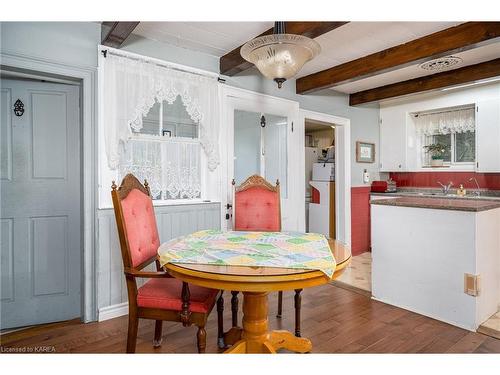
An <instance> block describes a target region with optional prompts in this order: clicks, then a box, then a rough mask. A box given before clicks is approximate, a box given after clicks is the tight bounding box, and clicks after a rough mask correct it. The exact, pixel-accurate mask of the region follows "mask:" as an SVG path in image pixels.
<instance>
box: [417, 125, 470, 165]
mask: <svg viewBox="0 0 500 375" xmlns="http://www.w3.org/2000/svg"><path fill="white" fill-rule="evenodd" d="M456 134H457V133H449V134H433V135H427V136H425V137H435V136H437V135H446V136H450V138H451V139H450V145H451V146H450V161H443V166H446V167H451V168H452V167H457V168H460V167H471V168H472V169H474V166H475V164H476V157H477V155H476V144H477V139H476V133H475V132H474V160H473V161H465V162H460V161H456V160H455V157H456V155H455V151H456V139H457V138H456ZM432 142H434V140H432ZM422 147H423V145H422ZM421 152H422V155H425V151H421ZM420 160H421V162H420V163H421V167H422V168H431V165H430V164H425V163H424V161H425V159H424V158H423V157H421V158H420Z"/></svg>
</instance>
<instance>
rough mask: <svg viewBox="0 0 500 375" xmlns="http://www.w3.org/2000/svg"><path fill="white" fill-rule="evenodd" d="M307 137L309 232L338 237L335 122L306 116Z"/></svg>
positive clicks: (306, 200)
mask: <svg viewBox="0 0 500 375" xmlns="http://www.w3.org/2000/svg"><path fill="white" fill-rule="evenodd" d="M304 137H305V138H304V140H305V149H304V152H305V191H306V194H305V202H306V205H305V213H306V215H305V223H306V232H314V233H322V234H324V235H325V236H327V237H329V238H333V239H335V238H336V233H335V232H336V229H335V219H336V216H337V215H336V207H335V125H334V124H333V123H327V122H323V121H319V120H314V119H306V120H305V124H304Z"/></svg>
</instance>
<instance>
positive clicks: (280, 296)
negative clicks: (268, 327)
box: [276, 290, 283, 318]
mask: <svg viewBox="0 0 500 375" xmlns="http://www.w3.org/2000/svg"><path fill="white" fill-rule="evenodd" d="M282 312H283V291H281V290H280V291H279V292H278V313H277V314H276V318H281V314H282Z"/></svg>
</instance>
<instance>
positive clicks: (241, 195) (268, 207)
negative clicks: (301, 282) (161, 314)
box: [231, 175, 302, 337]
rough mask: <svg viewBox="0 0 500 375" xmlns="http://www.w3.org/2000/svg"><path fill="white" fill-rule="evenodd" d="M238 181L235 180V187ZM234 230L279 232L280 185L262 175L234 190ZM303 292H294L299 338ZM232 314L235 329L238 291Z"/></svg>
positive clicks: (297, 334)
mask: <svg viewBox="0 0 500 375" xmlns="http://www.w3.org/2000/svg"><path fill="white" fill-rule="evenodd" d="M234 185H235V181H234V180H233V186H234ZM233 205H234V209H233V217H234V226H233V228H234V230H237V231H258V232H280V231H281V204H280V184H279V181H276V186H273V185H272V184H270V183H269V182H267V181H266V180H265V179H264V178H262V177H261V176H259V175H253V176H250V177H248V178H247V179H246V180H245V182H243V183H242V184H241V185H240V186H237V187H234V200H233ZM301 291H302V289H296V290H295V335H296V336H299V337H300V304H301V296H300V292H301ZM231 294H232V298H231V312H232V323H233V326H237V324H238V292H237V291H232V292H231ZM282 309H283V292H282V291H280V292H279V293H278V314H277V315H276V317H277V318H281V315H282Z"/></svg>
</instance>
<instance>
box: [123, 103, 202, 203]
mask: <svg viewBox="0 0 500 375" xmlns="http://www.w3.org/2000/svg"><path fill="white" fill-rule="evenodd" d="M198 129H199V124H198V123H197V122H195V121H193V120H192V119H191V118H190V116H189V114H188V113H187V112H186V109H185V107H184V104H183V102H182V100H181V98H180V97H179V96H178V97H177V98H176V99H175V101H174V102H173V103H172V104H169V103H168V102H166V101H163V102H162V103H159V102H158V101H157V102H155V104H154V105H153V107H151V109H150V110H149V112H148V113H147V115H146V116H144V117H143V119H142V128H141V129H140V130H139V131H134V130H133V131H132V137H131V138H130V139H129V141H128V142H127V145H126V146H125V150H124V152H123V153H122V157H121V161H120V166H119V170H120V174H121V175H122V176H123V175H125V174H126V173H130V172H131V173H134V174H135V175H136V176H137V177H138V178H139V179H141V180H144V179H146V180H147V181H148V183H149V186H150V190H151V196H152V197H153V199H156V200H159V199H162V200H173V199H195V198H200V197H201V169H200V162H201V144H200V141H199V139H198V133H199V130H198Z"/></svg>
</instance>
